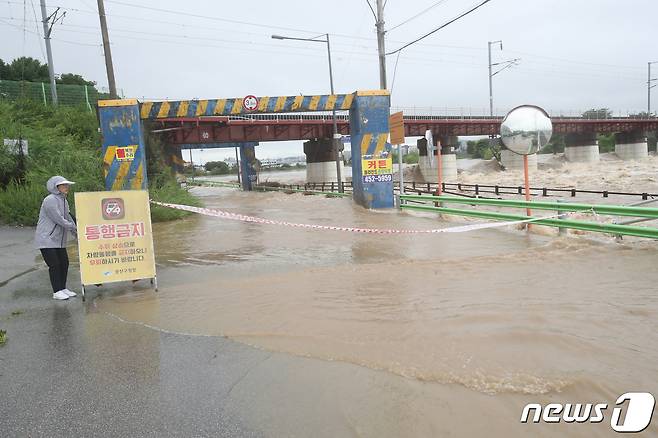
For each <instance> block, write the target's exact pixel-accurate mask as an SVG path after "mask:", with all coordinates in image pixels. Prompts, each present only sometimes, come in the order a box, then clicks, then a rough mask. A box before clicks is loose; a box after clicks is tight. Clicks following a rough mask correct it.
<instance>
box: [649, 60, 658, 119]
mask: <svg viewBox="0 0 658 438" xmlns="http://www.w3.org/2000/svg"><path fill="white" fill-rule="evenodd" d="M657 63H658V61H653V62H647V117H651V89H652V88H653V87H655V85H651V83H652V82H653V81H655V80H656V78H653V79H652V78H651V64H657Z"/></svg>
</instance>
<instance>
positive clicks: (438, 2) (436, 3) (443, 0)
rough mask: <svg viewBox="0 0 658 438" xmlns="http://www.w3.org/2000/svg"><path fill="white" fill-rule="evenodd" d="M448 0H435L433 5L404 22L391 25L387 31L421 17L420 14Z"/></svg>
mask: <svg viewBox="0 0 658 438" xmlns="http://www.w3.org/2000/svg"><path fill="white" fill-rule="evenodd" d="M447 1H448V0H439V1H437V2H435V3H434V4H433V5H430V6H429V7H427V8H425V9H423V10H422V11H420V12H419V13H417V14H416V15H414V16H412V17H409V18H407V19H406V20H404V21H403V22H401V23H398V24H396V25H395V26H393V27H391V28H390V29H388V30H387V31H386V32H390V31H392V30H394V29H397V28H398V27H400V26H402V25H404V24H407V23H408V22H410V21H411V20H413V19H416V18H418V17H420V16H421V15H423V14H424V13H425V12H428V11H430V10H432V9H434V8H435V7H437V6H439V5H441V4H443V3H445V2H447Z"/></svg>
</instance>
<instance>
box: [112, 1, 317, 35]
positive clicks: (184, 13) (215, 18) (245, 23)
mask: <svg viewBox="0 0 658 438" xmlns="http://www.w3.org/2000/svg"><path fill="white" fill-rule="evenodd" d="M107 2H108V3H114V4H117V5H122V6H127V7H131V8H137V9H145V10H149V11H155V12H164V13H167V14H175V15H178V16H180V15H183V16H186V17H194V18H201V19H204V20H212V21H222V22H225V23H233V24H241V25H245V26H255V27H263V28H267V29H281V30H289V31H294V32H303V33H310V34H315V33H317V32H316V31H312V30H306V29H299V28H294V27H283V26H272V25H270V24H261V23H253V22H249V21H241V20H232V19H229V18H220V17H213V16H208V15H201V14H194V13H191V12H183V11H174V10H171V9H164V8H156V7H153V6H144V5H135V4H132V3H126V2H122V1H119V0H107Z"/></svg>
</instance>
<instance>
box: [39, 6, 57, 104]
mask: <svg viewBox="0 0 658 438" xmlns="http://www.w3.org/2000/svg"><path fill="white" fill-rule="evenodd" d="M57 10H59V8H57ZM56 15H57V11H55V13H53V15H51V16H48V15H47V13H46V0H41V18H42V22H43V39H44V40H46V53H47V55H48V76H50V94H51V96H52V99H53V105H57V87H56V83H55V66H54V65H53V51H52V49H51V48H50V32H52V30H53V28H52V26H51V25H50V18H51V17H53V16H56ZM55 19H56V18H55Z"/></svg>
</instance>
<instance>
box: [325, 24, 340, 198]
mask: <svg viewBox="0 0 658 438" xmlns="http://www.w3.org/2000/svg"><path fill="white" fill-rule="evenodd" d="M326 35H327V58H328V59H329V86H330V87H331V94H332V95H333V94H335V93H334V73H333V67H332V66H331V44H330V43H329V34H326ZM331 116H332V120H333V125H334V137H333V139H332V140H331V144H332V145H333V147H334V150H335V154H336V178H337V179H338V193H343V160H342V158H340V141H341V140H340V137H341V136H340V134H338V122H337V121H336V108H335V107H334V108H332V109H331Z"/></svg>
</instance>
